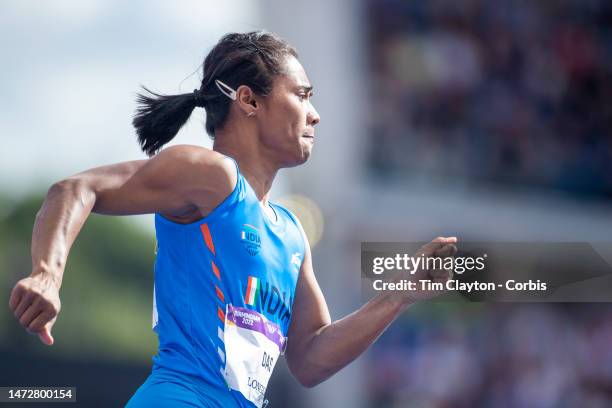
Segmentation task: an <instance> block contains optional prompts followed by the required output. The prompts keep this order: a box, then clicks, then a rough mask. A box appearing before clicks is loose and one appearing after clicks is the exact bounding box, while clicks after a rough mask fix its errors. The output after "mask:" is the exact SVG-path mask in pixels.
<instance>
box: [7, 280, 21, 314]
mask: <svg viewBox="0 0 612 408" xmlns="http://www.w3.org/2000/svg"><path fill="white" fill-rule="evenodd" d="M22 296H23V287H22V286H21V285H16V286H15V287H14V288H13V290H12V291H11V297H10V298H9V307H10V308H11V310H12V311H13V312H14V311H15V309H16V308H17V305H18V304H19V301H20V300H21V297H22Z"/></svg>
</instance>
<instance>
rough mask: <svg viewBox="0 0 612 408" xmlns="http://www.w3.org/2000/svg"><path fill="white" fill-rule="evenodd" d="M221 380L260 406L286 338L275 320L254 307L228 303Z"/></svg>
mask: <svg viewBox="0 0 612 408" xmlns="http://www.w3.org/2000/svg"><path fill="white" fill-rule="evenodd" d="M224 338H225V358H226V360H225V371H224V375H225V381H226V382H227V385H228V386H229V387H230V388H232V389H234V390H236V391H239V392H240V393H242V395H244V397H245V398H246V399H248V400H249V401H251V402H252V403H253V404H255V405H256V406H257V407H261V405H262V403H263V401H264V395H265V393H266V387H267V385H268V380H270V376H271V375H272V370H273V369H274V365H275V364H276V360H277V358H278V356H279V354H280V353H281V352H283V351H284V348H285V344H286V338H285V337H284V336H283V334H282V333H281V331H280V328H279V327H278V325H277V324H275V323H272V322H270V321H268V319H266V317H265V316H264V315H262V314H260V313H258V312H256V311H254V310H250V309H247V308H243V307H236V306H233V305H230V304H228V305H227V309H226V313H225V332H224Z"/></svg>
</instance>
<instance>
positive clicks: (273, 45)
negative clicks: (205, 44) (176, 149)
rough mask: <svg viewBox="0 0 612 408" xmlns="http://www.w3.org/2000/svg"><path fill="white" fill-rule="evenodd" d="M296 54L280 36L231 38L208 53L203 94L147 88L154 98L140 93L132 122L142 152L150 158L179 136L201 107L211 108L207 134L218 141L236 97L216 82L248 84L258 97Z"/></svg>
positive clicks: (260, 33)
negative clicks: (218, 134) (232, 97)
mask: <svg viewBox="0 0 612 408" xmlns="http://www.w3.org/2000/svg"><path fill="white" fill-rule="evenodd" d="M288 55H292V56H294V57H296V58H297V56H298V55H297V51H296V50H295V49H294V48H293V47H292V46H291V45H289V43H287V42H286V41H285V40H283V39H281V38H280V37H278V36H277V35H275V34H272V33H268V32H264V31H254V32H250V33H244V34H242V33H231V34H226V35H225V36H223V38H221V39H220V40H219V42H218V43H217V44H216V45H215V46H214V47H213V49H212V50H211V51H210V52H209V53H208V55H207V56H206V59H205V60H204V64H203V78H202V84H201V86H200V89H199V90H197V89H196V90H194V92H192V93H187V94H180V95H160V94H157V93H155V92H152V91H150V90H149V89H147V88H145V87H144V86H143V89H144V90H145V91H146V92H148V94H149V95H143V94H138V96H137V102H138V104H139V105H140V106H138V108H137V110H136V114H135V115H134V120H133V121H132V124H133V125H134V127H135V128H136V133H137V134H138V141H139V143H140V146H141V148H142V150H143V151H144V152H145V153H147V155H149V156H153V155H154V154H155V153H157V152H158V151H159V150H160V149H161V148H162V146H163V145H165V144H166V143H168V142H169V141H170V140H172V139H173V138H174V136H176V134H177V133H178V131H179V130H180V129H181V127H183V125H184V124H185V123H186V122H187V119H189V116H190V115H191V112H192V111H193V109H194V108H195V107H196V106H200V107H203V108H205V109H206V133H208V134H209V135H210V137H211V138H214V135H215V129H220V128H222V127H223V125H224V124H225V121H226V120H227V115H228V113H229V107H230V102H231V99H230V98H229V97H227V96H226V95H224V94H223V93H222V92H221V91H220V90H219V88H217V85H216V84H215V80H217V79H218V80H220V81H222V82H223V83H225V84H227V85H229V86H230V87H232V88H233V89H236V88H238V87H239V86H240V85H247V86H249V87H250V88H251V89H252V90H253V92H255V93H256V94H258V95H262V96H266V95H268V94H269V93H270V91H271V90H272V83H273V81H274V77H275V76H277V75H280V74H282V73H283V71H284V69H285V64H284V63H285V58H286V57H287V56H288Z"/></svg>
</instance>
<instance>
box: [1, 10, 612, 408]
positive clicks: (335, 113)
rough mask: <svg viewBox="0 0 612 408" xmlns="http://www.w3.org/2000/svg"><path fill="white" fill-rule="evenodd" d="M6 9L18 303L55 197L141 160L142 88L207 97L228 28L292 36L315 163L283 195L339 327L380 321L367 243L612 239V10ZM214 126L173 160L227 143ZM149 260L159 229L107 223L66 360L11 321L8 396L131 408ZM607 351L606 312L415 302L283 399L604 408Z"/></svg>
mask: <svg viewBox="0 0 612 408" xmlns="http://www.w3.org/2000/svg"><path fill="white" fill-rule="evenodd" d="M0 9H1V10H2V12H0V33H1V34H2V35H1V36H0V44H1V45H2V50H3V69H2V75H1V76H0V89H2V94H3V95H4V97H3V98H1V99H0V138H2V142H3V146H5V148H4V149H2V153H0V157H1V160H0V265H1V268H2V271H3V273H2V274H1V277H0V293H2V296H0V300H2V301H3V302H5V303H7V302H8V295H9V292H10V289H11V287H12V285H13V284H14V283H15V282H16V281H17V280H18V279H19V278H21V277H23V276H25V275H26V274H28V273H29V270H30V266H31V261H30V253H29V244H30V235H31V230H32V225H33V221H34V217H35V214H36V211H37V210H38V208H39V207H40V205H41V203H42V200H43V199H44V194H45V192H46V189H47V188H48V187H49V186H50V184H51V183H53V182H54V181H57V180H59V179H61V178H63V177H65V176H67V175H70V174H73V173H76V172H79V171H81V170H83V169H86V168H90V167H95V166H98V165H102V164H106V163H110V162H117V161H123V160H131V159H136V158H143V157H144V155H143V154H142V153H140V152H139V149H138V146H137V144H136V141H135V136H134V132H133V131H132V128H131V126H130V121H131V115H132V114H133V111H134V94H135V92H136V91H137V90H138V85H139V84H144V85H147V86H149V87H151V88H152V89H155V90H158V91H161V92H168V93H171V92H189V91H191V90H192V89H194V88H195V87H197V84H198V81H199V77H200V76H201V74H200V73H199V72H198V70H199V67H198V66H199V64H200V63H201V62H202V59H203V57H204V56H205V55H206V53H207V51H208V50H209V48H210V47H211V46H212V45H213V44H214V42H216V41H217V40H218V38H219V37H220V36H221V35H222V34H224V33H226V32H229V31H246V30H255V29H259V28H265V29H267V30H270V31H275V32H277V33H279V34H280V35H281V36H283V37H285V38H286V39H288V40H289V41H290V42H292V43H293V44H294V45H295V46H296V47H297V48H298V51H299V52H300V55H301V60H302V63H303V65H304V66H305V68H306V71H307V72H308V74H309V76H310V79H311V81H312V82H313V84H314V86H315V98H314V99H313V103H314V104H315V106H316V107H317V109H318V111H319V113H320V114H321V117H322V121H321V124H320V125H319V129H318V138H317V142H316V146H315V151H314V155H313V157H312V159H311V161H310V162H309V163H308V164H306V165H305V166H303V167H302V168H298V169H292V170H289V171H285V172H283V173H282V174H281V176H280V179H279V180H278V183H277V185H276V186H275V189H274V191H273V193H274V194H273V196H274V197H275V198H276V199H278V200H282V201H283V202H285V203H286V204H288V205H290V206H292V207H293V208H294V209H295V210H296V212H298V214H299V216H300V218H301V219H302V220H303V222H304V223H305V224H307V226H308V230H309V234H311V236H312V237H315V238H316V239H314V241H316V245H315V247H314V261H315V271H317V275H318V278H319V281H320V284H321V286H322V288H323V290H324V293H325V295H326V298H327V301H328V303H329V306H330V309H331V312H332V316H333V317H334V318H340V317H342V316H344V315H345V314H347V313H350V312H351V311H353V310H354V309H355V308H357V307H359V306H360V304H361V296H360V280H359V276H360V275H359V268H360V265H359V259H360V258H359V250H360V245H359V244H360V242H361V241H415V240H428V239H431V238H433V237H435V236H438V235H457V236H458V237H460V239H462V240H480V241H483V240H497V241H524V242H529V241H572V242H577V241H582V242H593V241H598V242H601V241H608V242H609V241H611V231H612V205H610V198H611V197H612V167H611V166H612V164H611V163H612V160H611V159H612V136H611V131H612V31H611V27H612V25H611V22H612V4H611V3H610V2H606V1H604V0H559V1H552V0H551V1H540V2H529V1H507V2H503V3H501V2H495V1H492V0H462V1H449V0H435V1H428V2H407V1H400V0H379V1H375V0H362V1H360V2H355V1H348V0H342V1H335V2H325V1H323V0H313V1H311V2H308V3H300V4H293V3H292V4H290V3H289V2H283V1H280V0H270V1H246V0H244V1H228V2H212V1H202V0H184V1H179V2H165V1H161V0H158V1H149V2H145V1H142V0H138V1H131V2H118V1H102V0H82V1H78V2H77V1H71V0H54V1H49V2H35V1H32V0H29V1H20V2H15V1H9V0H4V1H0ZM192 73H193V74H192ZM198 115H201V112H197V111H196V113H195V114H194V117H193V118H192V120H191V121H190V123H189V124H188V125H187V126H186V127H185V128H184V129H183V131H182V132H181V134H179V136H178V137H177V138H176V139H175V141H174V142H173V143H193V144H202V145H205V146H210V145H211V143H210V140H208V138H207V136H206V135H205V134H204V132H203V117H202V116H198ZM330 175H333V176H334V177H330ZM153 249H154V235H153V228H152V217H151V216H139V217H129V218H111V217H103V216H97V215H93V216H92V217H91V219H90V220H89V221H88V223H87V224H86V226H85V228H84V230H83V232H82V234H81V236H80V238H79V239H78V240H77V243H76V244H75V246H74V247H73V249H72V252H71V257H70V258H69V262H68V267H67V271H66V279H65V280H64V285H63V288H62V301H63V310H62V313H61V315H60V318H59V320H58V322H57V324H56V326H55V330H54V335H55V338H56V345H54V346H53V347H50V348H47V347H44V346H43V345H42V344H41V343H40V342H39V341H38V340H37V339H36V338H34V337H32V336H28V335H27V334H26V333H25V332H24V331H23V330H21V329H20V327H19V326H18V324H17V323H16V322H15V321H14V319H13V318H12V316H11V315H9V310H8V307H1V308H0V385H30V386H33V385H58V386H59V385H66V386H68V385H70V386H72V385H75V386H77V387H78V398H79V401H80V404H79V405H83V406H88V407H98V406H99V407H107V406H120V405H121V404H123V403H125V402H126V401H127V399H128V398H129V397H130V395H131V393H132V392H133V391H134V390H135V389H136V387H137V386H138V385H139V384H140V383H141V382H142V381H143V380H144V379H145V377H146V376H147V374H148V371H149V369H150V364H151V360H150V358H151V356H152V353H153V352H154V350H155V347H156V343H155V337H154V335H153V333H152V332H151V330H150V319H151V301H152V263H153V259H154V253H153ZM611 344H612V307H610V305H608V304H607V303H597V304H595V303H594V304H546V305H544V304H542V305H533V304H531V305H529V304H520V305H519V304H480V303H470V304H460V305H459V304H441V303H436V304H428V305H419V306H417V307H414V308H412V309H410V310H409V311H408V312H406V313H405V314H404V315H403V316H402V317H401V318H400V319H399V320H398V321H397V322H396V323H395V324H394V325H393V326H392V327H391V328H390V329H389V330H388V331H387V332H386V333H385V334H384V335H383V336H382V337H381V338H380V339H379V341H378V342H377V344H376V345H375V346H374V347H372V348H371V350H369V351H368V353H366V354H365V355H364V356H363V357H361V358H360V359H359V360H358V361H356V362H355V363H353V364H352V365H351V366H349V367H348V368H347V369H345V370H344V371H342V372H341V373H339V374H338V375H336V376H334V377H333V378H332V379H331V380H329V381H327V382H326V383H324V384H322V385H320V386H318V387H316V388H314V389H312V390H304V389H302V388H301V387H300V386H299V385H297V384H296V382H295V381H294V380H293V379H292V378H291V377H290V376H289V374H288V371H287V369H286V367H285V366H284V362H281V363H280V364H279V367H277V370H276V372H275V374H274V376H273V379H272V382H271V384H270V386H269V389H268V397H269V399H270V401H271V406H273V407H274V406H292V407H299V406H303V407H310V406H320V407H333V406H339V407H349V406H350V407H408V406H410V407H413V406H414V407H489V406H495V407H525V406H529V407H575V406H581V407H582V406H585V407H586V406H589V407H605V406H610V405H612V347H611ZM11 406H16V405H12V404H11ZM73 406H74V405H73Z"/></svg>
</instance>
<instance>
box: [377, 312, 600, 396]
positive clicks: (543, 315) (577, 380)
mask: <svg viewBox="0 0 612 408" xmlns="http://www.w3.org/2000/svg"><path fill="white" fill-rule="evenodd" d="M406 320H407V321H406V322H404V324H396V325H393V326H391V328H390V329H389V330H388V332H387V333H385V335H383V336H382V337H381V338H380V339H379V341H378V342H377V343H376V344H375V345H374V346H373V347H372V349H371V351H370V353H369V361H368V367H370V369H369V370H368V373H367V376H368V384H369V393H370V395H371V400H370V406H372V407H389V408H400V407H428V408H443V407H444V408H446V407H449V408H450V407H453V408H462V407H496V408H505V407H530V408H549V407H594V408H597V407H609V406H612V347H610V344H612V307H610V306H607V305H606V304H573V305H554V304H537V305H536V304H529V305H525V304H523V305H519V304H512V305H510V304H506V305H501V304H497V305H495V304H479V305H475V306H473V307H472V308H470V309H464V310H463V311H457V312H454V313H453V312H446V313H445V314H444V317H443V320H442V319H435V318H434V319H432V317H431V316H429V317H421V318H420V319H419V318H415V317H414V316H413V317H411V318H410V319H406Z"/></svg>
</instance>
